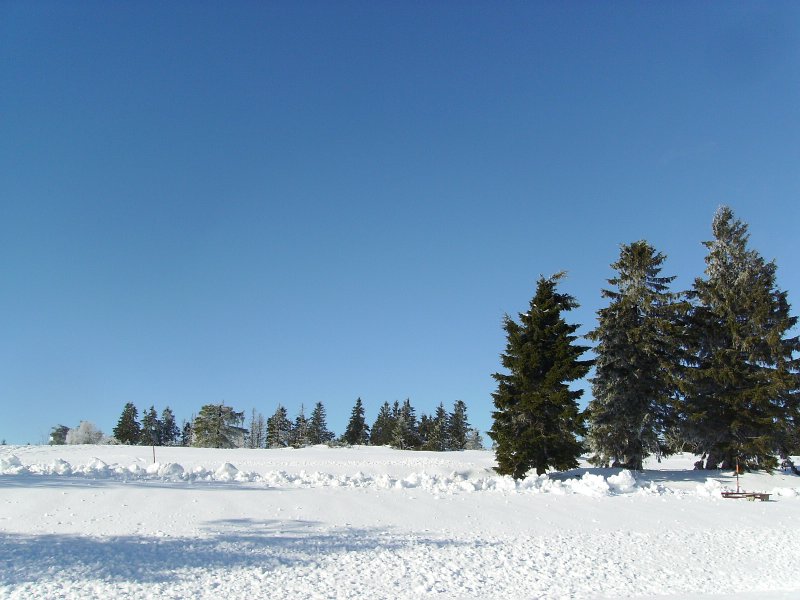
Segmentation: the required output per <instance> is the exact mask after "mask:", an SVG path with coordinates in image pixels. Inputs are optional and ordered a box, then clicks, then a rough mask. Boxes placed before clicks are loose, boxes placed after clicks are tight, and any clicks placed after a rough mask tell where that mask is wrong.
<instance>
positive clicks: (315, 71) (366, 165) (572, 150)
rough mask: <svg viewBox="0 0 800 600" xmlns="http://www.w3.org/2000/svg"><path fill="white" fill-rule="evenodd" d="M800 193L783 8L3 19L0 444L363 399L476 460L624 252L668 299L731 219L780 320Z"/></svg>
mask: <svg viewBox="0 0 800 600" xmlns="http://www.w3.org/2000/svg"><path fill="white" fill-rule="evenodd" d="M798 192H800V3H798V2H688V1H687V2H669V3H653V2H614V3H605V2H585V3H584V2H569V3H561V2H504V3H497V2H458V3H456V2H435V3H431V2H366V1H365V2H327V1H325V2H274V3H263V2H252V3H251V2H208V3H204V2H149V3H141V2H60V1H59V2H46V1H44V2H27V1H8V0H6V1H4V2H2V3H0V260H2V276H1V277H0V315H2V317H1V318H2V327H0V408H1V410H0V438H3V439H5V440H6V441H7V442H8V443H26V442H30V443H40V442H42V441H43V440H46V438H47V434H48V433H49V431H50V429H51V428H52V427H53V426H54V425H56V424H59V423H63V424H65V425H68V426H76V425H77V424H78V422H79V421H80V420H90V421H92V422H94V423H95V424H97V425H98V426H99V427H100V428H101V429H103V430H104V431H105V432H106V433H110V432H111V429H112V428H113V427H114V425H115V424H116V422H117V419H118V418H119V415H120V413H121V411H122V407H123V405H124V404H125V403H126V402H133V403H134V404H136V406H137V407H139V409H140V411H141V409H142V408H144V407H149V406H150V405H151V404H152V405H155V407H156V409H157V410H158V411H159V412H160V411H161V410H162V409H163V408H164V407H165V406H167V405H169V406H170V407H172V408H173V410H174V411H175V413H176V415H177V417H178V419H179V420H180V419H184V418H189V417H190V416H191V415H192V414H193V413H195V412H197V411H198V410H199V408H200V406H202V405H203V404H207V403H217V402H221V401H225V402H226V403H227V404H230V405H232V406H233V407H235V408H236V409H238V410H243V411H247V413H248V414H249V411H250V410H251V409H252V408H256V409H257V410H259V411H261V412H262V413H264V414H265V415H269V414H271V413H272V412H273V411H274V410H275V408H276V406H277V405H278V404H279V403H282V404H283V405H284V406H286V407H287V408H288V410H289V412H290V415H292V416H294V415H295V414H296V412H297V410H298V409H299V407H300V405H301V404H304V405H305V407H306V409H307V411H308V410H309V409H310V407H311V406H312V405H313V404H314V403H316V402H318V401H322V402H323V403H324V404H325V406H326V408H327V411H328V417H329V425H330V426H331V427H332V428H333V429H334V430H335V432H336V433H337V434H341V433H342V432H343V431H344V426H345V424H346V421H347V418H348V416H349V413H350V410H351V408H352V406H353V403H354V401H355V399H356V398H357V397H359V396H360V397H361V398H362V399H363V401H364V404H365V407H366V410H367V421H368V422H369V423H372V421H373V420H374V418H375V416H376V413H377V409H378V407H379V405H380V404H382V403H383V402H384V401H389V402H393V401H394V400H401V401H402V400H404V399H405V398H410V399H411V402H412V404H413V405H414V407H415V408H416V409H417V412H418V414H419V413H420V412H426V413H430V412H431V411H432V410H433V409H434V407H435V406H436V405H437V404H438V403H439V402H444V403H445V405H446V406H447V407H448V408H451V407H452V404H453V402H454V401H455V400H457V399H462V400H464V401H465V402H466V403H467V406H468V409H469V416H470V420H471V421H472V423H473V425H475V426H477V427H479V428H480V429H481V430H482V432H485V430H486V429H487V428H488V427H489V426H490V425H491V416H490V415H491V410H492V403H491V392H492V391H493V390H494V380H493V379H492V378H491V374H492V373H493V372H496V371H497V370H498V369H500V364H499V354H500V353H501V352H502V351H503V349H504V346H505V338H504V332H503V330H502V328H501V323H502V317H503V314H504V313H506V312H507V313H509V314H511V315H513V316H516V313H517V312H519V311H520V310H523V309H526V307H527V305H528V302H529V300H530V298H531V296H532V295H533V292H534V287H535V283H536V279H537V278H538V277H539V275H540V274H545V275H550V274H552V273H554V272H557V271H560V270H566V271H568V273H569V276H568V279H567V280H566V282H565V284H564V286H563V289H565V290H566V291H568V292H570V293H572V294H573V295H574V296H576V298H577V299H578V301H579V302H580V303H581V305H582V306H581V308H580V309H578V310H576V311H574V312H573V313H571V314H570V315H569V318H570V319H571V321H572V322H577V323H582V324H583V327H582V328H581V331H582V332H586V331H589V330H590V329H591V328H593V327H594V319H595V311H596V310H597V309H598V308H600V307H601V306H603V300H602V299H601V297H600V290H601V288H602V287H603V286H604V285H605V284H606V279H607V278H608V277H610V276H612V271H611V269H610V267H609V264H610V263H611V262H613V261H614V260H616V258H617V256H618V252H619V244H621V243H628V242H632V241H635V240H638V239H647V240H648V241H649V242H650V243H651V244H653V245H654V246H655V247H656V248H657V249H658V250H660V251H662V252H664V253H665V254H666V255H667V256H668V260H667V263H666V267H665V271H664V274H665V275H677V276H678V277H679V278H678V280H677V281H676V284H677V285H676V287H677V288H680V287H686V286H688V285H690V282H691V281H692V279H693V278H694V277H696V276H699V275H701V274H702V271H703V268H704V262H703V258H704V256H705V249H704V248H703V247H702V245H701V242H702V241H703V240H706V239H708V238H709V237H710V224H711V219H712V217H713V214H714V211H715V209H716V208H717V206H718V205H720V204H728V205H730V206H731V207H732V208H733V209H734V211H735V213H736V215H737V216H738V217H739V218H741V219H742V220H744V221H746V222H747V223H749V225H750V232H751V242H752V246H753V247H754V248H755V249H757V250H759V251H760V252H761V253H762V254H763V255H764V256H765V257H766V258H768V259H775V260H776V262H777V264H778V276H779V284H780V286H781V287H782V288H783V289H788V290H789V299H790V301H791V302H793V303H794V304H795V309H794V311H793V312H794V314H797V312H798V308H800V270H798V267H797V249H798V244H797V231H798V222H800V202H798ZM586 400H587V398H586V397H585V398H584V401H586ZM484 439H485V440H486V441H488V439H487V438H486V436H485V433H484Z"/></svg>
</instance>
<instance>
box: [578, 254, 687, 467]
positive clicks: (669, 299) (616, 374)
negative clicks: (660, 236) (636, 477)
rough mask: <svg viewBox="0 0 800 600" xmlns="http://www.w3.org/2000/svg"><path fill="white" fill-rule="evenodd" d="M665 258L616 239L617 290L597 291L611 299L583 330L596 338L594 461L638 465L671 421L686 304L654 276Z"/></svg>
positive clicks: (655, 450)
mask: <svg viewBox="0 0 800 600" xmlns="http://www.w3.org/2000/svg"><path fill="white" fill-rule="evenodd" d="M664 260H665V256H664V255H663V254H661V253H660V252H656V250H655V249H654V248H653V247H652V246H651V245H650V244H648V243H647V242H645V241H638V242H634V243H632V244H628V245H623V246H622V247H621V250H620V256H619V260H618V261H617V262H615V263H613V264H612V265H611V266H612V268H614V269H615V270H616V271H617V275H616V277H612V278H611V279H609V280H608V282H609V283H610V284H611V285H612V286H615V288H616V289H614V290H603V292H602V294H603V297H605V298H608V299H610V303H609V305H608V306H607V307H606V308H602V309H600V310H599V311H598V317H599V318H598V326H597V328H596V329H595V330H594V331H592V332H591V333H590V334H589V335H588V336H587V337H589V339H591V340H593V341H596V342H598V345H597V347H596V348H595V354H596V356H597V358H596V361H595V376H594V378H593V379H592V380H591V382H592V393H593V396H594V398H593V399H592V401H591V402H589V406H588V409H587V417H588V418H589V432H588V436H587V441H588V443H589V446H590V448H591V449H592V451H594V453H595V458H594V460H595V462H597V463H600V464H608V463H609V462H612V463H614V464H615V465H618V466H623V467H626V468H628V469H635V470H641V469H642V463H643V461H644V459H645V458H647V457H648V456H649V455H651V454H655V455H657V456H661V454H662V453H663V452H664V451H665V450H666V448H665V446H664V443H663V438H664V433H665V432H666V431H667V430H668V429H669V428H670V427H672V426H673V425H674V423H675V420H674V403H675V398H676V395H677V374H678V369H679V368H680V361H681V358H680V355H679V350H680V347H681V341H680V336H679V335H678V328H679V317H680V313H681V311H682V310H683V311H684V312H685V308H686V305H685V303H682V302H679V299H678V296H677V294H673V293H670V291H669V284H670V282H672V280H673V279H675V278H674V277H661V276H660V273H661V265H662V264H663V262H664Z"/></svg>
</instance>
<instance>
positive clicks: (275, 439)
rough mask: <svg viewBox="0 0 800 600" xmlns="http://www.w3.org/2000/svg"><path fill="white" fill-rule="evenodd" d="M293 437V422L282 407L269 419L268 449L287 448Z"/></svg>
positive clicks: (279, 406)
mask: <svg viewBox="0 0 800 600" xmlns="http://www.w3.org/2000/svg"><path fill="white" fill-rule="evenodd" d="M291 435H292V422H291V421H290V420H289V416H288V413H287V412H286V409H285V408H284V407H283V406H282V405H280V404H279V405H278V408H276V409H275V412H274V413H273V415H272V416H271V417H270V418H268V419H267V448H286V447H288V446H289V443H290V441H291Z"/></svg>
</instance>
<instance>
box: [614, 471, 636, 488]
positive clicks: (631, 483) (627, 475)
mask: <svg viewBox="0 0 800 600" xmlns="http://www.w3.org/2000/svg"><path fill="white" fill-rule="evenodd" d="M608 485H609V486H610V487H611V489H612V490H613V491H615V492H617V493H619V494H627V493H629V492H632V491H633V490H634V489H635V488H636V479H634V477H633V473H631V472H630V471H628V470H627V469H626V470H624V471H620V473H619V474H617V475H612V476H611V477H609V478H608Z"/></svg>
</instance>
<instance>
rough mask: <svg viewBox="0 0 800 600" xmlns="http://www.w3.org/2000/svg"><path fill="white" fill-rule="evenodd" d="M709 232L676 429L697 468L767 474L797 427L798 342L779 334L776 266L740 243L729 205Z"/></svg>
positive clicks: (694, 294) (781, 310)
mask: <svg viewBox="0 0 800 600" xmlns="http://www.w3.org/2000/svg"><path fill="white" fill-rule="evenodd" d="M712 231H713V236H714V239H713V240H711V241H708V242H705V243H704V245H705V246H706V248H708V255H707V256H706V270H705V278H697V279H696V280H695V282H694V287H693V289H692V291H691V293H690V297H691V298H692V300H693V301H694V307H693V310H692V313H691V315H690V318H689V321H688V323H689V327H688V336H687V339H688V347H689V350H690V352H691V358H690V360H689V368H688V369H686V374H685V377H684V392H685V399H684V405H683V409H684V415H683V416H684V421H683V423H684V434H685V436H686V438H687V439H688V440H689V441H690V442H691V443H692V444H693V446H694V448H695V450H696V451H697V452H698V453H703V454H704V455H706V456H707V461H706V468H711V469H713V468H716V467H717V466H718V465H719V464H720V463H722V466H723V468H736V467H737V466H740V467H742V468H748V469H749V468H764V469H767V470H771V469H773V468H775V466H776V465H777V461H776V460H775V454H776V453H781V452H784V451H785V449H786V445H787V444H788V440H789V439H790V432H791V430H795V431H796V428H797V426H798V424H800V399H799V398H798V390H799V389H800V379H799V378H798V371H800V362H799V361H798V359H797V358H796V355H797V353H798V352H800V341H799V340H798V338H797V336H789V335H788V334H789V332H790V330H791V329H792V328H793V327H794V326H795V325H796V323H797V317H793V316H790V314H789V310H790V307H789V302H788V300H787V294H786V292H785V291H781V290H779V289H778V287H777V283H776V269H777V267H776V265H775V263H774V262H766V261H764V259H763V258H762V257H761V255H760V254H759V253H758V252H756V251H755V250H751V249H749V248H748V246H747V243H748V239H749V234H748V233H747V225H746V224H745V223H743V222H742V221H740V220H739V219H737V218H736V217H735V216H734V214H733V211H732V210H731V209H730V208H728V207H727V206H723V207H720V208H719V209H718V210H717V212H716V214H715V216H714V221H713V224H712Z"/></svg>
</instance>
